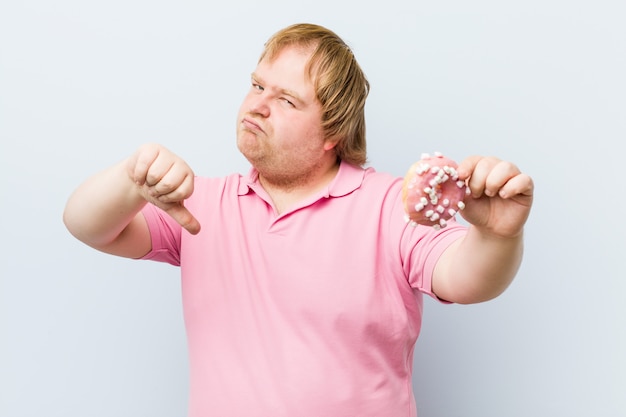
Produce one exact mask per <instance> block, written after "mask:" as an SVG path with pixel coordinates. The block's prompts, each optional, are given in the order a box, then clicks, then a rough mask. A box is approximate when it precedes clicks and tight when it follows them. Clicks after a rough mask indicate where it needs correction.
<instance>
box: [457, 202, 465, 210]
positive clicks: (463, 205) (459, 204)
mask: <svg viewBox="0 0 626 417" xmlns="http://www.w3.org/2000/svg"><path fill="white" fill-rule="evenodd" d="M457 206H459V209H460V210H463V209H464V208H465V203H464V202H462V201H459V203H458V204H457Z"/></svg>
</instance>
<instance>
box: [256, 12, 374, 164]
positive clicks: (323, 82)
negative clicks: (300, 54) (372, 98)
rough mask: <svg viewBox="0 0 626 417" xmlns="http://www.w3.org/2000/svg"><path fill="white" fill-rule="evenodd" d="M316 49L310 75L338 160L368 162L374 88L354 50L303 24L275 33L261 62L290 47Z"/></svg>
mask: <svg viewBox="0 0 626 417" xmlns="http://www.w3.org/2000/svg"><path fill="white" fill-rule="evenodd" d="M294 45H295V46H299V47H303V48H309V47H310V48H313V53H312V55H311V59H310V61H309V63H308V73H309V76H310V77H311V79H312V80H313V82H314V88H315V92H316V95H317V98H318V100H319V101H320V103H321V104H322V128H323V130H324V132H325V134H326V138H327V139H331V140H333V141H336V143H337V144H336V146H335V151H336V152H337V157H338V158H339V159H341V160H343V161H346V162H349V163H351V164H354V165H359V166H362V165H364V164H365V163H366V162H367V149H366V141H365V100H366V98H367V95H368V94H369V89H370V85H369V82H368V81H367V78H366V77H365V74H364V73H363V71H362V70H361V67H360V66H359V64H358V62H357V61H356V58H355V57H354V54H353V53H352V50H351V49H350V47H349V46H348V45H347V44H346V43H345V42H344V41H343V40H342V39H341V38H340V37H339V36H337V35H336V34H335V33H334V32H332V31H330V30H328V29H326V28H324V27H322V26H319V25H314V24H309V23H299V24H295V25H291V26H288V27H286V28H284V29H282V30H280V31H278V32H277V33H275V34H274V35H273V36H272V37H271V38H270V39H269V40H268V41H267V42H266V43H265V49H264V50H263V52H262V54H261V56H260V58H259V62H260V61H262V60H263V59H264V58H267V59H268V60H270V61H271V60H272V59H274V58H275V57H276V55H277V54H278V53H279V52H280V51H281V50H282V49H283V48H285V47H287V46H294Z"/></svg>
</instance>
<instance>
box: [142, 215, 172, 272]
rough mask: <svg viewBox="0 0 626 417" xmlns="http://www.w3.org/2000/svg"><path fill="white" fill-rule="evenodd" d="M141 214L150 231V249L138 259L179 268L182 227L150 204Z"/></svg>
mask: <svg viewBox="0 0 626 417" xmlns="http://www.w3.org/2000/svg"><path fill="white" fill-rule="evenodd" d="M141 213H142V214H143V216H144V218H145V219H146V223H147V224H148V229H149V230H150V238H151V241H152V249H151V250H150V252H148V253H147V254H146V255H145V256H143V257H142V258H140V259H146V260H152V261H158V262H166V263H169V264H172V265H174V266H180V241H181V230H182V227H181V226H180V225H179V224H178V223H176V221H175V220H174V219H172V218H171V217H170V216H169V215H168V214H167V213H165V212H164V211H163V210H161V209H159V208H158V207H156V206H154V205H152V204H146V205H145V207H144V208H143V209H142V210H141Z"/></svg>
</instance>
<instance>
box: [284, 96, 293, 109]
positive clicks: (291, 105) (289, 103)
mask: <svg viewBox="0 0 626 417" xmlns="http://www.w3.org/2000/svg"><path fill="white" fill-rule="evenodd" d="M281 100H283V102H284V103H285V104H287V105H288V106H290V107H296V105H295V104H293V102H291V101H289V100H288V99H286V98H284V97H283V98H282V99H281Z"/></svg>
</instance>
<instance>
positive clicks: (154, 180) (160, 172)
mask: <svg viewBox="0 0 626 417" xmlns="http://www.w3.org/2000/svg"><path fill="white" fill-rule="evenodd" d="M174 162H175V161H174V160H173V159H172V158H168V157H167V155H165V154H164V153H163V152H159V153H158V154H157V155H156V157H155V159H154V160H153V161H152V163H151V164H150V167H149V168H148V171H147V172H146V183H147V184H148V185H149V186H151V187H155V186H157V185H159V183H161V182H162V181H163V179H164V178H165V177H166V176H167V175H168V174H169V173H170V170H171V169H172V167H173V166H174ZM174 174H175V173H174ZM172 177H173V175H170V180H169V181H170V182H172V181H175V178H172ZM168 186H171V184H163V185H162V190H163V191H166V192H169V191H171V190H169V191H168V190H167V188H166V187H168Z"/></svg>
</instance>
